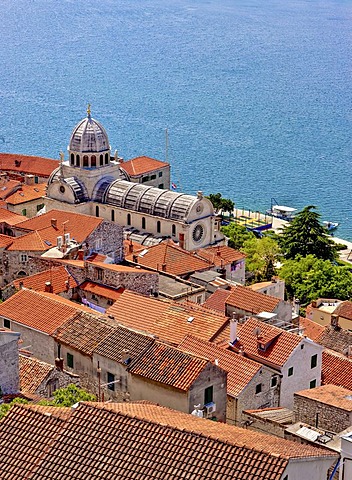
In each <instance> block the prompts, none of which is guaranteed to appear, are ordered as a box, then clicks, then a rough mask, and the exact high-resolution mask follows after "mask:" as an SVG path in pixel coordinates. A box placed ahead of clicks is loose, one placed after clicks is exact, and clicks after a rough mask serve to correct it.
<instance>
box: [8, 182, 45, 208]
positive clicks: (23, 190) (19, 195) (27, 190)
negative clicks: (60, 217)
mask: <svg viewBox="0 0 352 480" xmlns="http://www.w3.org/2000/svg"><path fill="white" fill-rule="evenodd" d="M45 191H46V185H45V183H38V184H34V185H24V184H21V187H20V188H19V189H18V190H16V191H15V192H14V193H11V194H10V195H9V196H8V197H6V203H9V204H11V205H20V204H21V203H25V202H30V201H32V200H38V199H39V198H42V197H43V196H44V195H45Z"/></svg>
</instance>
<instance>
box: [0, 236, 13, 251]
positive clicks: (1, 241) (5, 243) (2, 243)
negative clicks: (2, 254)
mask: <svg viewBox="0 0 352 480" xmlns="http://www.w3.org/2000/svg"><path fill="white" fill-rule="evenodd" d="M14 238H15V237H10V236H8V235H2V234H0V248H7V247H9V246H10V245H11V243H12V242H13V241H14Z"/></svg>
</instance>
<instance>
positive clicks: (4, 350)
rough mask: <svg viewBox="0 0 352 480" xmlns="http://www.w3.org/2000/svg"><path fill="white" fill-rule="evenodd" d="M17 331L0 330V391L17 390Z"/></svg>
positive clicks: (10, 392) (6, 392) (9, 392)
mask: <svg viewBox="0 0 352 480" xmlns="http://www.w3.org/2000/svg"><path fill="white" fill-rule="evenodd" d="M19 337H20V334H19V333H17V332H8V331H0V393H2V394H6V395H8V394H13V393H18V391H19V360H18V340H19Z"/></svg>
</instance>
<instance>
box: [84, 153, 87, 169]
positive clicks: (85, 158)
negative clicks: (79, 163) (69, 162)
mask: <svg viewBox="0 0 352 480" xmlns="http://www.w3.org/2000/svg"><path fill="white" fill-rule="evenodd" d="M83 166H84V167H88V155H83Z"/></svg>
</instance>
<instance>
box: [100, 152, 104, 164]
mask: <svg viewBox="0 0 352 480" xmlns="http://www.w3.org/2000/svg"><path fill="white" fill-rule="evenodd" d="M99 163H100V166H101V167H102V166H103V165H104V157H103V155H100V157H99Z"/></svg>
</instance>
